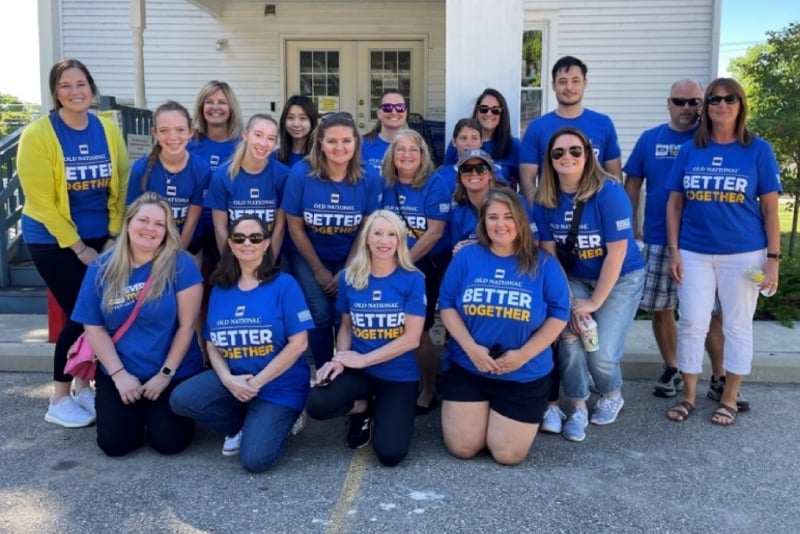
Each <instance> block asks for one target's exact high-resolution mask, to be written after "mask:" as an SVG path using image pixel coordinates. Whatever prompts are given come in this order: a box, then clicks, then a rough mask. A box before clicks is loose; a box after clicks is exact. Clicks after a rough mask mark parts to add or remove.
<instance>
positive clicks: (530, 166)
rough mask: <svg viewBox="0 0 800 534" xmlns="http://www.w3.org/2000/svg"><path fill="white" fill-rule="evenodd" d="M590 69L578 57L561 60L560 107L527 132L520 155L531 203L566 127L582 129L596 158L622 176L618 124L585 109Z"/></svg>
mask: <svg viewBox="0 0 800 534" xmlns="http://www.w3.org/2000/svg"><path fill="white" fill-rule="evenodd" d="M588 70H589V69H588V68H587V67H586V64H585V63H584V62H583V61H581V60H580V59H578V58H576V57H573V56H564V57H562V58H561V59H559V60H558V61H557V62H556V64H555V65H554V66H553V70H552V75H553V91H555V94H556V100H558V107H557V108H556V109H555V111H551V112H550V113H546V114H544V115H542V116H541V117H539V118H538V119H536V120H534V121H533V122H531V123H530V124H529V125H528V129H527V130H525V136H524V137H523V138H522V144H521V146H520V152H519V163H520V166H519V174H520V176H519V178H520V189H521V192H522V194H523V195H525V198H526V199H527V200H528V202H529V203H531V204H532V203H533V194H534V192H535V191H536V177H537V175H538V174H539V168H540V166H541V165H542V160H543V158H544V157H545V153H546V151H547V144H548V143H549V142H550V137H551V136H552V135H553V133H555V132H556V130H559V129H561V128H564V127H573V128H577V129H579V130H581V131H582V132H583V133H584V134H585V135H586V137H588V138H589V141H591V143H592V148H593V149H594V155H595V157H597V160H598V161H599V162H600V165H602V166H603V168H604V169H605V170H606V172H607V173H608V174H610V175H613V176H616V177H617V178H621V176H622V162H621V151H620V148H619V141H618V140H617V131H616V129H615V128H614V123H613V122H611V118H610V117H608V116H607V115H603V114H602V113H597V112H596V111H592V110H591V109H588V108H584V107H583V103H582V101H583V92H584V90H585V89H586V85H587V83H588V81H587V79H586V73H587V72H588Z"/></svg>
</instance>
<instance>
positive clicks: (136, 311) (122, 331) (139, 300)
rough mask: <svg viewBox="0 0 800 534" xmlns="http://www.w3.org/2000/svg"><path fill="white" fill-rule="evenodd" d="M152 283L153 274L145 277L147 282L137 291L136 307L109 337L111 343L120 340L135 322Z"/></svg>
mask: <svg viewBox="0 0 800 534" xmlns="http://www.w3.org/2000/svg"><path fill="white" fill-rule="evenodd" d="M152 282H153V273H150V276H148V277H147V281H146V282H145V283H144V287H142V290H141V291H139V298H137V299H136V305H135V306H134V307H133V310H132V311H131V314H130V315H129V316H128V318H127V319H125V322H124V323H122V326H120V327H119V330H117V331H116V332H115V333H114V335H113V336H112V337H111V341H113V342H114V343H115V344H116V342H117V341H119V340H120V339H122V336H124V335H125V333H126V332H127V331H128V329H129V328H130V327H131V325H132V324H133V322H134V321H135V320H136V316H137V315H139V308H141V307H142V304H143V303H144V299H145V297H146V296H147V292H148V291H149V290H150V284H151V283H152Z"/></svg>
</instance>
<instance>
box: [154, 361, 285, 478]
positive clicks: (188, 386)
mask: <svg viewBox="0 0 800 534" xmlns="http://www.w3.org/2000/svg"><path fill="white" fill-rule="evenodd" d="M170 406H171V407H172V411H174V412H175V413H176V414H179V415H182V416H184V417H189V418H191V419H194V420H195V421H197V422H198V423H200V424H201V425H203V426H205V427H207V428H210V429H211V430H213V431H214V432H218V433H219V434H222V435H225V436H233V435H235V434H236V433H237V432H239V431H240V430H241V431H242V442H241V445H240V446H239V463H240V464H241V465H242V467H243V468H244V469H245V470H246V471H249V472H251V473H262V472H264V471H266V470H267V469H269V468H271V467H273V466H274V465H275V464H277V463H278V461H279V460H280V458H281V456H282V455H283V451H284V449H285V448H286V440H287V438H288V436H289V431H290V430H291V429H292V425H293V424H294V422H295V420H297V417H298V415H300V412H298V411H297V410H295V409H294V408H290V407H288V406H283V405H281V404H275V403H274V402H268V401H265V400H263V399H260V398H258V397H255V398H254V399H251V400H250V401H249V402H246V403H245V402H240V401H238V400H236V398H234V396H233V395H231V392H230V391H228V388H226V387H225V386H224V385H222V382H221V381H220V379H219V377H218V376H217V373H216V371H214V370H213V369H209V370H207V371H203V372H202V373H200V374H198V375H195V376H193V377H192V378H189V379H188V380H186V381H185V382H183V383H182V384H180V385H179V386H178V387H176V388H175V390H174V391H173V392H172V396H171V397H170Z"/></svg>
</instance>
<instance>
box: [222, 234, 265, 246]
mask: <svg viewBox="0 0 800 534" xmlns="http://www.w3.org/2000/svg"><path fill="white" fill-rule="evenodd" d="M265 239H266V237H264V234H250V235H244V234H233V235H232V236H231V237H230V240H231V243H236V244H237V245H243V244H244V242H245V241H250V242H251V243H252V244H254V245H258V244H259V243H261V242H262V241H264V240H265Z"/></svg>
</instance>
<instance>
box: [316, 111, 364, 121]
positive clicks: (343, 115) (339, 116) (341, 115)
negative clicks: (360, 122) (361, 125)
mask: <svg viewBox="0 0 800 534" xmlns="http://www.w3.org/2000/svg"><path fill="white" fill-rule="evenodd" d="M319 120H320V122H326V121H332V120H344V121H347V122H353V123H354V122H355V121H354V119H353V116H352V115H351V114H350V113H348V112H346V111H337V112H335V113H326V114H325V115H323V116H322V117H320V118H319Z"/></svg>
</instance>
